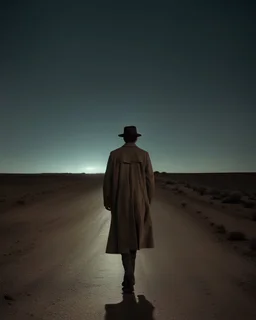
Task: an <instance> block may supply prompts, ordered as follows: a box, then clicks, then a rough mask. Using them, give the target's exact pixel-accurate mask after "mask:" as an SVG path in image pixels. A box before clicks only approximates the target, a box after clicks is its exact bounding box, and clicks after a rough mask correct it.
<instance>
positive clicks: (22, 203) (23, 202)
mask: <svg viewBox="0 0 256 320" xmlns="http://www.w3.org/2000/svg"><path fill="white" fill-rule="evenodd" d="M16 203H17V204H20V205H24V204H25V200H22V199H20V200H17V201H16Z"/></svg>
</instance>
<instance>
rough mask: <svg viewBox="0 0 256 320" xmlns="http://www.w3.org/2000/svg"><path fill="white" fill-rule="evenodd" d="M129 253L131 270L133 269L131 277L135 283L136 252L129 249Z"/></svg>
mask: <svg viewBox="0 0 256 320" xmlns="http://www.w3.org/2000/svg"><path fill="white" fill-rule="evenodd" d="M130 253H131V262H132V271H133V279H134V284H135V276H134V274H135V261H136V254H137V251H136V250H131V251H130Z"/></svg>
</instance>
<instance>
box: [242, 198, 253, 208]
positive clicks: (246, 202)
mask: <svg viewBox="0 0 256 320" xmlns="http://www.w3.org/2000/svg"><path fill="white" fill-rule="evenodd" d="M242 202H243V206H244V207H245V208H254V207H255V202H254V201H245V200H243V201H242Z"/></svg>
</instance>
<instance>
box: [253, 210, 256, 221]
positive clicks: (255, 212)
mask: <svg viewBox="0 0 256 320" xmlns="http://www.w3.org/2000/svg"><path fill="white" fill-rule="evenodd" d="M252 221H256V211H254V212H253V213H252Z"/></svg>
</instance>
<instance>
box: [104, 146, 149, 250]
mask: <svg viewBox="0 0 256 320" xmlns="http://www.w3.org/2000/svg"><path fill="white" fill-rule="evenodd" d="M154 187H155V181H154V173H153V169H152V165H151V160H150V157H149V154H148V153H147V152H146V151H144V150H142V149H140V148H139V147H137V146H136V144H134V143H126V144H125V145H124V146H122V147H121V148H118V149H116V150H114V151H112V152H111V153H110V155H109V159H108V164H107V169H106V172H105V176H104V183H103V197H104V206H109V207H110V208H111V225H110V230H109V236H108V242H107V247H106V253H125V252H129V250H139V249H142V248H153V247H154V240H153V230H152V220H151V215H150V204H151V200H152V196H153V193H154Z"/></svg>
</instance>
